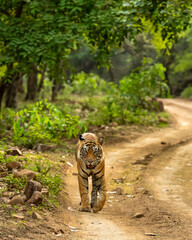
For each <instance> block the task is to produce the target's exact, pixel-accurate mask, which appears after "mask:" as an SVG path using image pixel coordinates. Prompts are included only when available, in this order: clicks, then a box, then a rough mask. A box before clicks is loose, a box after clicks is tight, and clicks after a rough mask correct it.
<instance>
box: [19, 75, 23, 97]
mask: <svg viewBox="0 0 192 240" xmlns="http://www.w3.org/2000/svg"><path fill="white" fill-rule="evenodd" d="M18 92H19V93H22V94H23V93H25V89H24V87H23V75H22V74H20V79H19V86H18Z"/></svg>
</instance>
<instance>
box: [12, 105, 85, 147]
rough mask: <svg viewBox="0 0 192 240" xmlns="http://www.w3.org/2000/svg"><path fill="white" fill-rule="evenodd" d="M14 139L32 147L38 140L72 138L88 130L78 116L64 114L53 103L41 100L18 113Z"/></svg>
mask: <svg viewBox="0 0 192 240" xmlns="http://www.w3.org/2000/svg"><path fill="white" fill-rule="evenodd" d="M16 117H17V118H16V119H15V121H14V124H13V128H14V133H13V141H14V142H15V143H16V144H17V145H24V146H27V147H32V146H34V144H36V143H38V142H55V141H58V140H59V139H60V138H61V137H63V136H66V137H68V138H71V137H72V136H76V135H77V134H78V133H79V132H84V131H85V130H86V128H85V126H84V124H83V123H82V122H80V121H79V118H78V117H77V116H70V115H69V114H65V115H64V114H63V113H62V112H61V111H59V110H58V109H57V108H56V107H55V106H54V105H53V104H51V103H48V102H47V101H40V102H37V103H35V104H32V105H28V107H27V108H26V109H23V110H20V111H19V112H17V113H16Z"/></svg>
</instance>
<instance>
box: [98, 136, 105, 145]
mask: <svg viewBox="0 0 192 240" xmlns="http://www.w3.org/2000/svg"><path fill="white" fill-rule="evenodd" d="M103 141H104V137H100V138H99V143H100V145H103Z"/></svg>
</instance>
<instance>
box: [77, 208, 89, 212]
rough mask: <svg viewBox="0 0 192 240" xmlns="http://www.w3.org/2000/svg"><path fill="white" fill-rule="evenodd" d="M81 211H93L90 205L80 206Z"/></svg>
mask: <svg viewBox="0 0 192 240" xmlns="http://www.w3.org/2000/svg"><path fill="white" fill-rule="evenodd" d="M79 211H80V212H91V209H90V207H80V208H79Z"/></svg>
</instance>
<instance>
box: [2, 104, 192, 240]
mask: <svg viewBox="0 0 192 240" xmlns="http://www.w3.org/2000/svg"><path fill="white" fill-rule="evenodd" d="M162 101H163V102H164V106H165V109H166V111H168V112H169V113H170V114H171V116H172V125H171V126H170V127H169V128H166V129H160V130H158V131H155V132H148V133H142V132H141V133H138V132H136V133H133V132H132V131H130V132H129V131H126V132H124V135H121V136H117V135H116V136H115V137H113V138H111V139H109V141H107V142H106V143H105V145H104V150H105V153H106V180H107V186H108V200H107V202H106V204H105V206H104V208H103V210H102V211H101V212H99V213H97V214H94V213H83V212H79V211H78V207H79V202H80V197H79V190H78V182H77V170H76V163H75V159H74V157H73V158H72V159H69V162H70V163H71V164H72V165H71V166H69V165H68V167H67V171H66V168H65V169H64V170H63V180H64V182H65V185H64V189H63V191H62V194H61V196H60V202H61V206H60V207H59V209H58V210H56V211H55V212H52V213H51V214H50V213H47V212H45V214H44V217H43V219H42V220H33V221H31V220H30V219H29V222H25V223H22V225H21V226H20V228H19V229H16V227H14V222H13V221H12V222H11V221H7V222H6V223H5V222H4V223H2V222H1V221H0V234H1V233H3V234H2V236H6V237H4V238H2V240H8V239H18V240H19V239H22V240H26V239H36V240H41V239H47V240H48V239H49V240H52V239H67V240H68V239H69V240H72V239H74V240H76V239H77V240H80V239H84V240H89V239H90V240H92V239H94V240H97V239H100V240H107V239H110V240H116V239H120V240H124V239H125V240H150V239H152V240H154V239H159V240H173V239H174V240H192V218H191V216H192V202H191V198H192V131H191V130H192V102H190V101H184V100H175V99H169V100H162ZM125 134H126V135H125ZM0 219H1V216H0ZM4 219H5V218H4ZM6 224H7V225H9V226H10V227H9V228H8V227H6V226H5V225H6ZM11 224H12V225H11ZM11 226H12V227H11ZM17 226H18V225H17ZM8 229H10V231H8ZM3 231H4V232H3ZM6 231H7V232H6ZM0 236H1V235H0ZM0 239H1V238H0Z"/></svg>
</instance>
